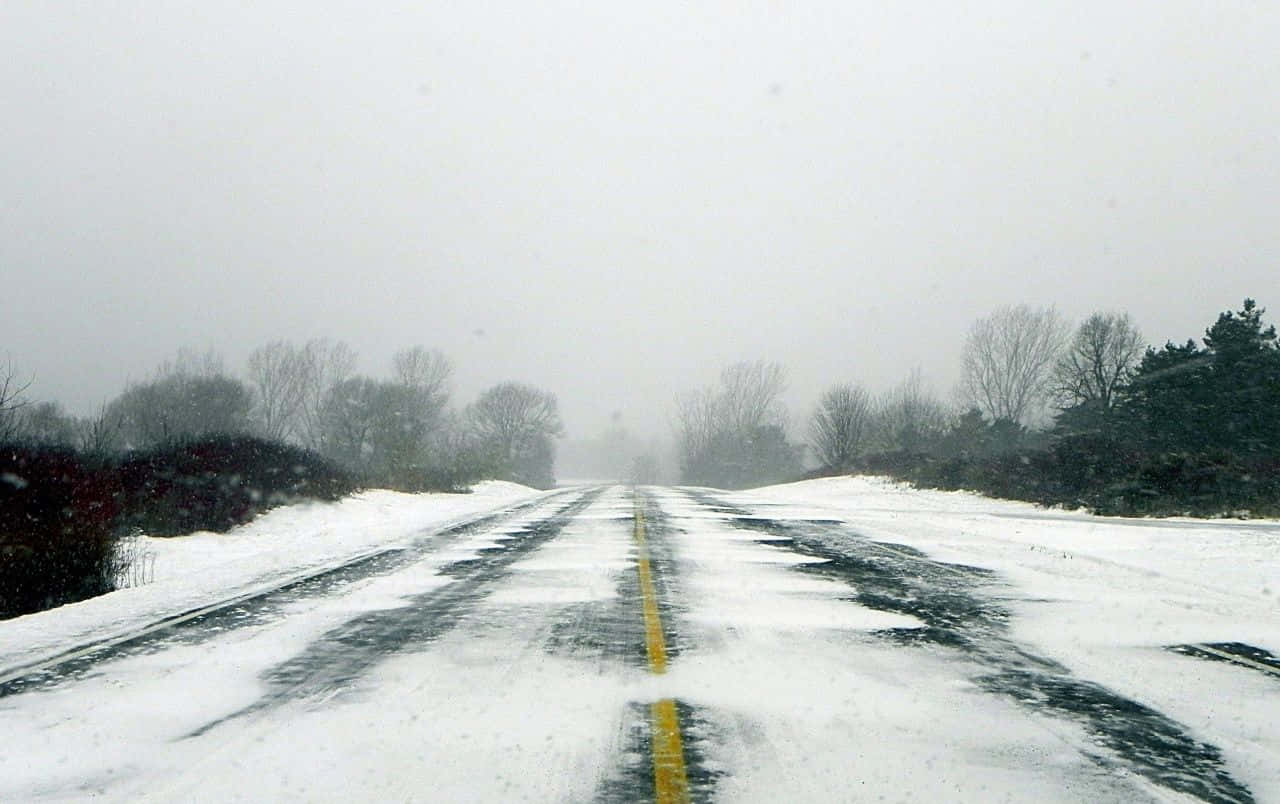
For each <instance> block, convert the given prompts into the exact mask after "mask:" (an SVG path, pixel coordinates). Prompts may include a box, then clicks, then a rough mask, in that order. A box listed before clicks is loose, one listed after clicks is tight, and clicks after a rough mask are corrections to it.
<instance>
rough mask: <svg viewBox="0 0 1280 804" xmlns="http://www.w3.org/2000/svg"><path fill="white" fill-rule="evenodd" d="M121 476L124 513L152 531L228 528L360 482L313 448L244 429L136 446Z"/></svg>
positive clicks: (161, 533)
mask: <svg viewBox="0 0 1280 804" xmlns="http://www.w3.org/2000/svg"><path fill="white" fill-rule="evenodd" d="M120 479H121V483H122V485H123V487H124V505H125V513H124V518H125V521H126V522H127V524H129V525H132V526H136V527H140V528H142V529H143V530H144V531H145V532H147V533H149V534H151V535H152V536H177V535H180V534H183V533H190V532H191V531H195V530H212V531H219V532H221V531H226V530H229V529H230V528H232V527H234V526H235V525H238V524H241V523H243V522H247V521H248V520H250V519H252V518H253V516H254V515H255V514H257V513H259V512H261V511H265V510H267V509H268V508H273V507H275V506H277V505H283V504H286V503H291V502H297V501H299V500H304V499H313V500H317V499H318V500H336V499H338V498H339V497H342V496H343V495H345V494H348V493H350V492H351V491H353V490H354V484H353V482H352V481H351V479H350V477H349V476H348V475H347V474H346V473H344V472H342V471H341V470H339V469H337V468H336V467H335V466H334V465H333V464H331V463H330V462H329V461H327V460H325V459H324V458H322V457H321V456H319V455H317V454H315V453H313V452H309V451H307V450H304V449H300V448H298V447H292V446H289V445H286V444H280V443H277V442H273V441H265V440H263V439H259V438H253V437H250V436H241V435H229V436H209V437H205V438H200V439H195V440H190V441H184V442H179V443H174V444H169V445H166V446H163V447H158V448H156V449H153V450H150V451H147V452H144V453H138V454H134V455H132V456H130V457H129V458H128V459H127V460H125V461H124V462H123V463H122V464H121V465H120Z"/></svg>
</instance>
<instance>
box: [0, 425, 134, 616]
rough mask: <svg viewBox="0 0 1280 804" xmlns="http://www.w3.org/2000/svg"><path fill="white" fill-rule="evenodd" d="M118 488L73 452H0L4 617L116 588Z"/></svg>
mask: <svg viewBox="0 0 1280 804" xmlns="http://www.w3.org/2000/svg"><path fill="white" fill-rule="evenodd" d="M118 490H119V489H118V486H117V485H116V483H115V480H114V478H113V477H112V476H111V475H110V474H109V473H107V472H105V471H102V470H100V469H97V468H93V467H87V466H85V465H84V464H83V463H82V462H81V461H80V459H79V458H78V457H77V456H76V454H75V453H74V452H72V451H71V450H67V449H62V448H50V447H34V446H15V445H3V446H0V617H12V616H15V615H18V614H26V613H28V612H32V611H39V610H41V609H46V608H50V607H52V606H57V605H61V604H63V603H70V602H72V601H76V600H82V599H84V598H87V597H92V596H94V595H98V594H102V593H103V592H107V591H110V590H111V588H112V583H113V580H114V579H113V569H114V564H113V557H114V551H115V532H116V531H115V520H116V515H117V513H118V507H117V505H118V504H117V500H118V497H119V495H118Z"/></svg>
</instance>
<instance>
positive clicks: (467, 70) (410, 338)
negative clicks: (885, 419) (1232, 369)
mask: <svg viewBox="0 0 1280 804" xmlns="http://www.w3.org/2000/svg"><path fill="white" fill-rule="evenodd" d="M371 7H372V9H373V10H371ZM1278 42H1280V3H1275V2H1247V3H1246V2H1226V1H1224V2H1194V3H1193V2H1183V1H1181V0H1160V1H1159V2H1130V1H1129V0H1125V1H1124V2H1116V0H1107V2H1093V1H1092V0H1072V2H1035V3H1027V2H985V3H982V2H973V3H951V2H948V3H930V2H916V3H886V2H879V1H878V2H852V1H851V0H842V1H841V2H831V3H824V2H810V3H784V2H741V1H740V2H702V3H673V2H665V1H663V0H648V1H647V2H643V3H639V2H636V3H625V4H623V3H609V2H596V3H582V4H568V3H558V2H550V1H548V0H543V1H542V2H538V3H519V4H491V3H482V2H466V3H432V2H422V1H421V0H417V1H416V2H413V3H396V2H383V3H378V4H366V3H356V2H350V3H337V2H327V3H311V2H307V3H303V2H278V1H277V2H269V1H267V0H257V2H254V3H222V2H201V3H191V2H163V1H162V0H145V1H144V0H120V1H119V2H102V0H89V1H87V2H71V1H70V0H64V1H61V2H28V0H5V2H4V3H3V4H0V53H3V58H0V103H2V106H0V109H2V112H0V187H2V188H3V193H2V194H0V276H2V278H3V283H2V286H0V287H2V290H0V299H3V309H2V310H0V354H3V353H5V352H7V353H8V354H9V355H11V357H12V359H13V362H14V364H15V366H16V367H17V368H18V369H19V370H20V371H22V372H24V373H31V372H34V373H35V375H36V383H35V385H34V386H33V388H32V392H33V394H34V396H36V397H40V398H52V399H58V400H60V401H62V402H64V403H65V404H66V405H67V406H68V407H70V408H71V409H72V410H74V411H76V412H81V413H83V412H87V411H88V410H89V409H90V408H92V407H93V406H95V405H96V404H97V403H98V402H100V401H103V400H105V399H107V398H109V397H111V396H114V395H115V394H116V393H118V392H119V391H120V390H121V389H122V388H123V386H124V383H125V381H126V380H127V379H129V378H134V379H138V378H141V377H144V376H146V375H147V374H148V373H150V371H151V370H152V369H153V368H154V366H155V365H156V364H158V363H159V362H160V361H162V360H164V359H166V358H167V357H171V356H172V354H173V353H174V352H175V351H176V349H177V348H178V347H180V346H191V347H195V348H198V349H205V348H208V347H213V348H215V349H217V350H219V351H221V352H222V353H223V354H224V355H225V357H226V358H227V362H228V364H229V365H230V366H231V367H233V368H236V369H239V368H240V366H241V365H242V363H243V360H244V358H245V356H246V355H247V354H248V352H249V351H250V350H251V349H252V348H253V347H254V346H256V345H258V344H261V343H263V342H265V341H267V340H270V339H274V338H282V337H288V338H294V339H296V340H305V339H307V338H310V337H315V336H321V335H324V336H329V337H333V338H339V339H344V340H346V341H348V342H350V343H351V344H352V346H354V347H355V348H356V349H357V350H358V351H359V352H360V354H361V369H362V370H363V371H366V372H369V373H384V372H385V371H386V369H387V363H388V362H389V359H390V355H391V353H392V352H393V351H394V350H395V349H396V348H399V347H401V346H407V345H412V344H418V343H421V344H425V345H427V346H433V347H438V348H440V349H442V350H443V351H444V352H446V353H447V354H448V355H450V356H451V357H452V358H453V359H454V360H455V362H456V363H457V367H458V378H457V397H458V398H459V401H462V402H465V401H466V400H467V399H468V398H470V397H471V396H472V395H474V393H475V392H476V391H477V390H479V389H480V388H481V387H483V386H484V385H487V384H490V383H492V382H496V381H500V380H504V379H508V378H516V379H523V380H526V381H529V382H532V383H535V384H537V385H540V386H544V387H546V388H548V389H550V390H553V391H555V392H556V393H557V394H558V395H559V396H560V400H561V405H562V409H563V411H564V413H565V418H566V423H567V425H568V427H569V430H570V433H571V434H572V435H594V434H596V433H597V432H598V431H600V430H601V429H603V427H604V425H605V423H606V422H607V419H608V415H609V413H610V412H611V411H612V410H615V409H616V410H621V411H623V413H624V415H625V417H626V419H627V421H629V422H631V423H632V425H633V427H635V428H636V429H649V428H655V427H658V426H659V425H661V423H662V422H663V420H664V419H663V417H664V416H665V414H666V411H667V408H668V405H669V402H670V400H671V398H672V396H673V394H674V393H675V392H676V391H678V390H683V389H687V388H691V387H694V386H697V385H701V384H705V383H708V382H710V381H711V380H712V379H713V378H714V376H715V374H716V373H717V371H718V370H719V368H720V367H721V366H722V365H723V364H725V363H728V362H731V361H735V360H740V359H754V358H764V359H770V360H777V361H780V362H782V363H784V364H785V365H786V366H787V367H788V368H789V370H790V376H791V381H792V389H793V390H792V394H791V402H792V405H793V412H796V413H799V412H801V411H800V409H801V408H802V407H803V406H804V405H807V404H808V403H809V402H810V401H811V400H812V399H813V397H814V396H815V395H816V393H817V391H818V390H819V389H820V388H821V387H822V386H824V385H827V384H829V383H831V382H835V381H838V380H860V381H863V382H865V383H867V384H868V385H870V386H871V387H873V388H881V387H885V386H887V385H890V384H892V383H893V382H894V381H896V380H897V379H899V378H900V377H901V376H903V375H904V374H905V373H906V372H907V371H908V370H909V369H910V368H912V367H914V366H919V367H920V368H921V369H922V370H923V371H924V373H925V376H926V377H927V378H928V379H929V380H930V381H932V383H933V384H934V386H935V387H936V388H937V389H938V390H939V391H943V392H949V390H950V388H951V387H952V385H953V384H954V382H955V380H956V376H957V370H956V365H957V363H958V358H959V354H960V346H961V341H962V339H963V336H964V333H965V331H966V329H967V327H968V325H969V323H970V322H971V321H972V320H973V319H975V318H977V317H979V316H981V315H985V314H987V313H988V312H990V310H991V309H992V308H994V307H995V306H998V305H1001V304H1008V303H1017V302H1029V303H1032V304H1056V305H1057V306H1058V308H1059V309H1060V310H1061V311H1062V312H1064V313H1065V314H1067V315H1069V316H1071V317H1073V318H1074V317H1082V316H1083V315H1085V314H1087V313H1088V312H1090V311H1091V310H1093V309H1096V308H1109V309H1126V310H1128V311H1130V312H1131V313H1132V314H1133V316H1134V317H1135V319H1136V321H1137V323H1138V324H1139V325H1140V326H1141V328H1142V330H1143V332H1144V334H1145V335H1146V336H1147V338H1148V340H1150V341H1153V342H1163V341H1164V340H1165V339H1167V338H1174V339H1185V338H1187V337H1190V336H1194V335H1199V334H1201V332H1202V330H1203V329H1204V327H1205V326H1206V325H1207V324H1208V323H1210V322H1211V321H1212V319H1213V317H1214V316H1215V315H1216V313H1217V312H1219V311H1220V310H1223V309H1227V308H1235V307H1238V306H1239V303H1240V301H1241V299H1242V298H1243V297H1244V296H1245V295H1252V296H1255V297H1257V298H1258V299H1259V301H1260V302H1261V303H1262V304H1264V305H1270V306H1271V308H1272V310H1273V311H1275V312H1276V313H1280V273H1278V272H1277V251H1278V250H1280V249H1278V245H1280V204H1278V203H1277V191H1278V190H1280V47H1278V46H1277V43H1278ZM1268 317H1269V318H1270V319H1271V320H1276V318H1277V317H1278V316H1275V315H1272V316H1268Z"/></svg>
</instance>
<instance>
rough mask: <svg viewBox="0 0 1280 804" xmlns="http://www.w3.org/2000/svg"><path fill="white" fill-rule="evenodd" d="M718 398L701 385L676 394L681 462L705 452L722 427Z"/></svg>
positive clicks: (687, 462)
mask: <svg viewBox="0 0 1280 804" xmlns="http://www.w3.org/2000/svg"><path fill="white" fill-rule="evenodd" d="M720 410H721V406H720V397H719V395H718V394H717V393H716V391H715V389H713V388H700V389H698V390H697V391H689V392H688V393H684V394H681V395H679V396H677V397H676V431H677V433H676V436H677V440H678V442H679V447H680V463H681V465H682V466H685V467H688V466H690V465H691V464H692V462H693V461H694V460H696V458H697V456H699V455H703V454H705V453H706V452H707V451H708V450H709V449H710V448H711V444H712V442H713V441H714V440H715V438H716V434H717V433H718V432H719V430H720V429H721V427H722V425H721V418H722V417H721V413H720Z"/></svg>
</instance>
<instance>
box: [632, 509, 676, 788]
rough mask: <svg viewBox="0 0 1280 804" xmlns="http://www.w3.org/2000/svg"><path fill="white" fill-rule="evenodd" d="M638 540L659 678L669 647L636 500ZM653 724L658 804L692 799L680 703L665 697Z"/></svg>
mask: <svg viewBox="0 0 1280 804" xmlns="http://www.w3.org/2000/svg"><path fill="white" fill-rule="evenodd" d="M635 511H636V526H635V540H636V548H637V554H638V558H637V561H636V563H637V565H638V567H639V570H640V595H641V597H642V599H643V607H644V644H645V648H646V650H647V651H648V654H649V670H650V671H652V672H653V673H654V674H656V675H661V674H662V673H665V672H667V644H666V642H665V640H664V639H663V636H662V619H661V618H660V617H659V616H658V595H657V592H656V591H655V590H654V588H653V570H652V568H651V567H650V566H649V545H648V542H647V541H646V540H645V528H644V512H643V511H641V510H640V501H639V498H637V499H636V508H635ZM649 724H650V732H651V734H652V743H653V788H654V798H655V799H656V801H657V802H658V804H677V802H687V801H688V800H689V777H688V774H687V773H686V772H685V767H684V744H683V742H682V740H681V737H680V716H679V714H678V713H677V712H676V702H675V700H674V699H672V698H663V699H662V700H660V701H657V702H655V703H653V704H651V705H650V707H649Z"/></svg>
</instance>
